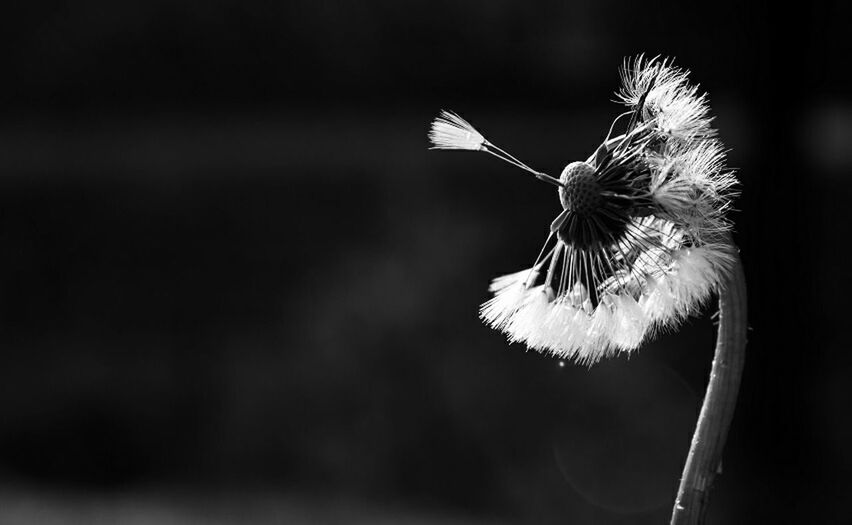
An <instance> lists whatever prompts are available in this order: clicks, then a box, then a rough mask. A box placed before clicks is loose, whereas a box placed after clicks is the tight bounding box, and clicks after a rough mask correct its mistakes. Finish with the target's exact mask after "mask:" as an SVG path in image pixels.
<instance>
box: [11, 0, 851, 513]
mask: <svg viewBox="0 0 852 525" xmlns="http://www.w3.org/2000/svg"><path fill="white" fill-rule="evenodd" d="M775 5H776V4H774V3H769V2H755V3H741V2H731V1H720V2H713V3H710V2H705V3H701V4H691V3H690V4H688V3H680V2H677V3H676V2H614V1H606V0H603V1H599V2H579V1H577V2H557V1H546V2H506V1H495V0H479V1H467V2H448V1H430V2H399V1H369V2H313V1H307V0H290V1H282V2H266V1H240V2H237V1H223V2H190V1H170V2H161V1H152V0H145V1H136V0H131V1H126V2H120V3H116V2H106V1H99V2H88V3H85V4H84V5H74V6H71V5H67V4H66V3H63V2H42V1H35V2H19V3H17V5H9V6H6V7H5V9H4V13H3V17H2V18H0V49H2V57H3V58H2V64H3V71H4V75H3V78H4V81H3V82H2V83H0V522H3V523H47V524H53V523H75V522H76V523H134V524H137V523H139V524H141V523H158V524H162V523H165V524H184V523H297V524H298V523H329V524H333V523H364V524H366V523H370V524H375V523H422V524H431V523H456V524H480V523H506V524H514V523H544V524H549V523H571V524H575V525H576V524H628V523H629V524H652V523H653V524H657V523H664V522H666V520H667V517H668V515H669V512H670V508H671V502H672V500H673V497H674V493H675V490H676V486H677V482H678V478H679V475H680V471H681V465H682V462H683V460H684V458H685V454H686V450H687V448H688V444H689V438H690V436H691V432H692V427H693V425H694V422H695V418H696V416H697V411H698V407H699V403H700V401H701V396H702V394H703V388H704V385H705V382H706V379H707V374H708V370H709V365H710V359H711V354H712V347H713V341H714V326H713V320H712V319H711V314H712V313H713V311H714V307H713V306H712V305H711V306H710V307H708V308H707V309H706V314H705V315H704V316H702V317H697V318H695V319H692V320H691V321H690V322H688V323H687V324H686V325H685V327H684V328H683V330H681V331H680V332H678V333H676V334H669V335H665V336H662V337H660V338H659V339H658V340H656V341H655V342H653V343H651V344H649V345H647V346H646V347H645V348H643V349H642V350H640V351H639V352H637V353H635V354H634V355H632V356H631V357H629V358H627V357H622V358H617V359H612V360H610V361H606V362H602V363H600V364H598V365H596V366H594V367H592V368H591V369H587V368H584V367H581V366H575V365H573V364H570V363H566V364H564V366H562V364H560V363H559V362H558V361H556V360H554V359H551V358H546V357H543V356H540V355H538V354H535V353H528V352H525V351H524V349H523V347H521V346H519V345H508V344H507V343H506V342H505V340H504V338H503V337H502V336H501V335H500V334H498V333H495V332H492V331H491V330H489V329H487V328H486V327H484V326H483V325H481V323H480V322H479V321H478V319H477V307H478V304H479V303H480V302H482V301H483V300H485V299H486V298H487V292H486V287H487V284H488V282H489V280H490V279H491V278H493V277H494V276H496V275H499V274H503V273H507V272H511V271H515V270H518V269H520V268H523V267H525V265H528V264H530V263H531V261H532V259H533V258H534V257H535V254H536V253H537V252H538V249H539V247H540V243H541V242H542V241H543V239H544V237H545V234H546V231H545V228H546V227H547V225H548V224H549V222H550V220H551V219H552V217H553V216H554V215H555V213H556V212H557V211H558V209H559V207H558V206H559V204H558V201H557V199H556V196H555V192H554V191H553V190H552V188H551V187H549V186H547V185H544V184H541V183H538V182H537V181H535V180H533V179H532V178H531V177H529V176H527V175H525V174H523V173H522V172H520V171H517V170H513V169H512V168H511V167H509V166H507V165H504V164H500V163H499V162H497V161H496V160H494V159H491V158H488V157H487V156H478V155H476V154H460V153H453V152H430V151H428V150H427V141H426V131H427V127H428V125H429V122H430V120H431V119H432V118H433V117H434V116H435V115H436V114H437V112H438V110H439V109H441V108H446V109H453V110H456V111H458V112H460V113H461V114H462V115H464V116H465V117H467V118H468V119H469V120H471V121H472V122H473V123H474V124H475V125H477V127H478V128H480V129H481V130H482V131H484V132H486V133H487V135H488V136H489V138H492V139H493V140H494V141H496V142H497V143H499V144H500V145H502V146H504V147H506V148H507V149H509V150H510V151H512V152H513V153H514V154H516V155H517V156H519V157H520V158H522V159H524V160H525V161H526V162H527V163H529V164H531V165H533V166H535V167H537V168H538V169H541V170H544V171H547V172H550V173H554V174H558V173H559V171H560V170H561V168H562V167H563V166H564V165H565V164H566V163H568V162H570V161H572V160H577V159H582V158H585V157H586V156H587V155H588V154H589V153H590V152H591V151H593V149H594V148H595V146H596V145H597V144H598V143H599V141H600V140H601V139H602V137H603V136H604V134H605V133H606V130H607V128H608V126H609V124H610V122H611V120H612V118H613V117H614V116H615V115H617V114H618V113H619V107H618V106H617V105H615V104H614V103H612V101H611V100H612V98H613V91H614V90H616V89H617V87H618V82H619V78H618V74H617V72H618V67H619V66H620V65H621V63H622V60H623V58H624V57H625V56H631V55H635V54H637V53H640V52H645V53H648V54H650V55H656V54H663V55H668V56H674V57H676V58H677V63H678V64H680V65H682V66H685V67H688V68H690V69H691V70H692V78H693V79H694V81H696V82H699V83H700V84H701V86H702V88H703V89H706V90H708V91H709V92H710V93H711V103H712V107H713V110H714V112H715V114H716V115H717V119H716V121H715V123H716V126H717V127H718V129H719V131H720V135H721V138H722V139H723V140H724V141H725V143H726V145H728V146H729V147H730V148H731V151H730V164H731V165H732V166H734V167H736V168H738V169H739V174H740V177H741V179H742V187H741V189H742V198H740V199H739V200H738V201H737V207H738V211H737V212H736V213H734V219H735V220H736V222H737V231H736V235H735V237H736V240H737V242H738V243H739V245H740V246H741V248H742V256H743V259H744V262H745V265H746V273H747V276H748V281H749V292H750V307H751V308H750V319H751V326H752V328H753V330H752V332H751V334H750V340H749V349H748V358H747V369H746V371H745V376H744V381H743V387H742V391H741V396H740V401H739V405H738V409H737V414H736V419H735V421H734V424H733V428H732V430H731V434H730V440H729V443H728V448H727V451H726V455H725V463H724V472H723V475H722V476H721V477H720V478H719V480H718V482H717V485H716V487H715V488H714V490H713V494H712V504H711V510H710V519H711V522H712V523H726V524H734V523H841V522H847V523H848V520H849V519H850V515H851V514H852V513H850V511H849V505H848V502H847V500H848V493H849V491H850V489H852V486H850V479H852V478H850V473H852V453H850V448H849V446H848V444H849V442H850V439H852V425H850V420H849V405H850V401H852V395H850V389H849V388H848V387H847V384H848V378H847V377H848V373H849V371H850V365H852V354H850V353H849V352H848V348H847V346H848V341H847V340H846V339H844V337H845V336H846V332H847V331H848V330H847V328H846V326H847V325H848V322H849V321H848V318H849V314H850V308H849V304H850V303H849V298H848V297H849V296H848V292H849V290H848V289H846V288H845V286H846V284H847V283H846V281H847V278H846V276H847V275H848V270H847V268H846V263H847V262H848V259H847V258H846V252H847V251H848V242H846V237H847V235H848V232H849V229H848V225H849V220H848V219H849V210H848V208H849V207H848V203H849V202H850V201H849V197H850V186H851V185H852V182H851V181H852V179H850V170H852V148H850V142H852V98H850V90H849V84H848V83H847V82H846V80H847V75H848V57H849V51H850V46H849V44H848V31H849V25H850V20H852V9H850V8H849V6H848V4H846V3H842V2H834V3H819V2H807V3H804V4H798V5H797V6H796V7H795V9H793V8H791V9H789V10H781V9H780V8H778V7H775Z"/></svg>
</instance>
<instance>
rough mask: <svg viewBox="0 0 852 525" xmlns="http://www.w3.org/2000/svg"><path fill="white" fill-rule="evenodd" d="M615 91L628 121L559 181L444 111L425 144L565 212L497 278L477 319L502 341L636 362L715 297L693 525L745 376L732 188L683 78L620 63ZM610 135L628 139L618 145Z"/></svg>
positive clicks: (691, 483)
mask: <svg viewBox="0 0 852 525" xmlns="http://www.w3.org/2000/svg"><path fill="white" fill-rule="evenodd" d="M621 81H622V82H621V83H622V85H621V89H620V90H619V91H618V92H617V93H616V98H617V99H618V100H617V101H618V102H620V103H622V104H623V105H624V106H626V111H625V112H624V113H622V114H621V115H619V116H618V117H617V118H616V119H615V120H614V121H613V123H612V125H611V126H610V129H609V132H608V134H607V135H606V138H605V139H604V141H603V143H602V144H601V145H600V146H599V147H598V148H597V150H596V151H595V152H594V153H592V154H591V155H590V156H589V157H588V158H587V159H586V160H585V161H577V162H571V163H569V164H568V165H567V166H565V168H564V169H563V170H562V173H561V175H560V176H559V177H558V178H556V177H551V176H550V175H547V174H545V173H542V172H539V171H537V170H535V169H533V168H530V167H529V166H527V165H526V164H524V163H523V162H521V161H520V160H518V159H517V158H515V157H514V156H512V155H510V154H509V153H508V152H506V151H505V150H503V149H501V148H500V147H498V146H496V145H494V144H493V143H491V142H489V141H488V140H487V139H486V138H485V137H484V136H483V135H482V134H481V133H480V132H478V131H477V130H476V129H475V128H474V127H473V126H472V125H471V124H470V123H469V122H467V121H466V120H464V119H463V118H462V117H460V116H459V115H457V114H455V113H451V112H448V111H443V112H441V114H440V116H439V117H438V118H437V119H436V120H435V121H434V122H433V123H432V129H431V131H430V133H429V139H430V141H431V143H432V146H433V149H456V150H471V151H484V152H486V153H489V154H491V155H493V156H495V157H497V158H500V159H501V160H504V161H506V162H508V163H510V164H513V165H515V166H517V167H519V168H521V169H523V170H525V171H527V172H529V173H531V174H533V175H534V176H535V177H536V178H538V179H540V180H543V181H545V182H548V183H550V184H553V185H555V186H557V191H558V196H559V201H560V203H561V208H562V210H561V212H560V213H558V214H557V216H556V217H555V219H554V220H553V222H552V223H551V224H550V228H549V232H548V234H547V237H546V240H545V242H544V246H543V247H542V249H541V252H540V253H539V255H538V257H537V258H536V259H535V261H534V262H533V264H532V265H531V266H530V267H529V268H526V269H524V270H522V271H519V272H515V273H512V274H509V275H505V276H502V277H498V278H496V279H494V281H493V282H492V284H491V287H490V289H489V291H490V292H491V293H492V294H493V297H492V298H491V299H489V300H488V301H487V302H485V303H484V304H483V305H482V306H481V309H480V316H481V318H482V319H483V320H484V321H485V322H486V323H487V324H488V325H490V326H491V327H493V328H495V329H497V330H500V331H502V332H504V333H505V334H506V335H507V336H508V338H509V340H510V341H513V342H520V343H524V344H525V345H526V346H527V347H528V348H530V349H535V350H538V351H541V352H544V353H547V354H550V355H553V356H555V357H557V358H559V359H560V360H573V361H576V362H580V363H584V364H592V363H594V362H596V361H598V360H599V359H601V358H603V357H607V356H613V355H617V354H619V353H625V352H632V351H633V350H635V349H637V348H638V347H639V346H641V345H642V343H643V342H645V341H646V340H647V339H649V338H650V337H652V336H654V335H655V334H657V333H659V332H660V331H662V330H665V329H672V328H675V327H676V326H678V325H679V324H680V323H681V322H682V321H683V320H684V319H685V318H686V317H688V316H689V315H691V314H693V313H695V312H697V311H698V310H699V309H700V307H701V306H702V305H703V304H704V303H705V302H706V301H707V300H708V299H709V297H710V296H711V294H712V293H714V292H717V293H719V294H720V329H719V338H718V342H717V349H716V358H715V360H714V364H713V372H712V374H711V383H710V386H709V387H708V394H707V396H706V398H705V402H704V406H703V408H702V412H701V416H700V418H699V423H698V427H697V429H696V433H695V437H694V440H693V446H692V449H691V450H690V456H689V460H688V461H687V466H686V469H685V471H684V476H683V479H682V482H681V487H680V491H679V493H678V499H677V502H676V505H675V510H674V514H673V518H672V523H693V522H694V520H697V519H699V517H700V515H701V513H702V512H703V509H704V503H705V502H706V496H705V492H706V490H707V488H708V487H709V485H710V482H712V478H713V476H714V475H715V472H716V469H717V467H718V464H719V461H720V457H721V448H722V445H723V444H724V441H725V436H726V434H727V429H728V426H729V424H730V420H731V417H732V413H733V404H734V402H735V400H736V394H737V389H738V387H739V378H740V375H741V369H742V360H743V358H742V356H743V349H744V345H745V292H744V280H743V277H742V268H741V265H740V262H739V256H738V250H737V249H736V247H735V246H734V245H733V243H732V242H731V240H730V231H731V228H732V225H731V223H730V221H729V220H728V218H727V212H728V211H729V210H730V208H731V202H732V199H733V198H734V197H735V195H736V190H735V187H736V185H737V179H736V177H735V175H734V173H733V172H732V171H731V170H729V169H727V168H726V165H725V156H726V151H725V149H724V147H723V145H722V143H721V142H720V140H719V139H718V138H717V134H716V130H714V129H713V127H712V125H711V124H712V117H711V116H710V108H709V106H708V98H707V95H706V94H705V93H701V92H699V88H698V86H697V85H693V84H691V83H690V81H689V71H687V70H685V69H681V68H679V67H677V66H675V65H674V64H673V63H672V62H671V61H670V60H668V59H660V58H651V59H647V58H645V57H644V56H639V57H637V58H635V59H633V60H627V61H625V63H624V65H623V67H622V69H621ZM625 121H626V123H625ZM618 125H622V126H623V132H622V133H621V134H620V135H617V136H614V137H613V136H612V135H613V133H614V130H615V129H616V127H617V126H618Z"/></svg>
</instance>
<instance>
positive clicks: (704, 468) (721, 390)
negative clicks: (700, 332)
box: [671, 249, 748, 525]
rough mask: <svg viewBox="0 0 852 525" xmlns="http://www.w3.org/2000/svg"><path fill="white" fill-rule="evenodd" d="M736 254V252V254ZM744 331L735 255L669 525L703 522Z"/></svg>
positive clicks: (738, 264) (719, 457) (740, 364)
mask: <svg viewBox="0 0 852 525" xmlns="http://www.w3.org/2000/svg"><path fill="white" fill-rule="evenodd" d="M734 251H735V253H736V249H734ZM747 326H748V323H747V316H746V285H745V276H744V274H743V267H742V263H741V262H740V258H739V255H737V256H736V263H735V265H734V268H733V271H732V272H731V274H730V276H729V277H728V279H727V282H726V283H725V285H724V287H723V288H722V290H720V292H719V334H718V336H717V339H716V355H715V357H714V358H713V367H712V369H711V371H710V382H709V384H708V385H707V393H706V394H705V396H704V404H703V405H702V407H701V414H700V415H699V416H698V424H697V425H696V427H695V434H693V436H692V445H691V446H690V448H689V456H688V457H687V459H686V465H685V466H684V469H683V476H682V477H681V480H680V488H679V489H678V493H677V500H675V505H674V509H673V510H672V519H671V525H698V524H701V523H703V521H704V515H705V512H706V509H707V501H708V493H709V491H710V487H711V486H712V485H713V480H714V478H715V477H716V474H717V473H719V472H720V471H721V466H722V449H723V448H724V447H725V440H726V439H727V437H728V428H729V427H730V426H731V419H732V418H733V415H734V407H735V406H736V404H737V393H738V391H739V387H740V378H741V376H742V371H743V363H744V360H745V345H746V330H747Z"/></svg>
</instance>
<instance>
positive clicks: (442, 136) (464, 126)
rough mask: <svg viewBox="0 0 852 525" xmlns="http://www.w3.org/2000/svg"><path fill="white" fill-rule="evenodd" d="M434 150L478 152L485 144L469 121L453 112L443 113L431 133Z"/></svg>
mask: <svg viewBox="0 0 852 525" xmlns="http://www.w3.org/2000/svg"><path fill="white" fill-rule="evenodd" d="M429 141H430V142H432V149H464V150H471V151H477V150H480V149H482V145H483V144H484V143H485V137H483V136H482V135H481V134H480V133H479V132H478V131H476V130H475V129H474V127H473V126H471V125H470V123H469V122H468V121H466V120H465V119H463V118H461V117H460V116H458V115H456V114H455V113H453V112H451V111H441V114H440V115H438V118H436V119H435V120H434V121H432V129H431V130H430V131H429Z"/></svg>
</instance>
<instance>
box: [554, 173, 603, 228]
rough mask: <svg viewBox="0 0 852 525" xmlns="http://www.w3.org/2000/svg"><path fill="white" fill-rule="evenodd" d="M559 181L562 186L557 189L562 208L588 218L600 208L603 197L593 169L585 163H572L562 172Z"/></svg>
mask: <svg viewBox="0 0 852 525" xmlns="http://www.w3.org/2000/svg"><path fill="white" fill-rule="evenodd" d="M559 180H561V181H562V183H563V184H564V186H561V187H560V188H559V200H560V201H562V207H563V208H565V209H567V210H571V211H572V212H574V213H576V214H578V215H582V216H589V215H592V214H593V213H595V211H596V210H597V209H598V208H599V207H600V205H601V202H602V201H603V197H602V196H601V186H600V184H598V182H597V181H596V180H595V169H594V168H593V167H591V166H589V165H588V164H586V163H585V162H572V163H571V164H569V165H567V166H565V169H564V170H562V175H561V176H560V177H559Z"/></svg>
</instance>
